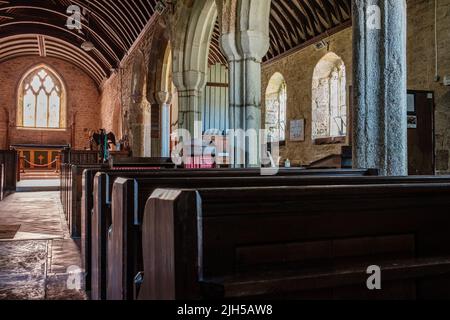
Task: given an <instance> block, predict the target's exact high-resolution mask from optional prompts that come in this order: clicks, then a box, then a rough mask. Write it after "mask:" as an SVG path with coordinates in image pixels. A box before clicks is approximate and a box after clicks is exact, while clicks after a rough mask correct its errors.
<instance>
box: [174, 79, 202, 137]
mask: <svg viewBox="0 0 450 320" xmlns="http://www.w3.org/2000/svg"><path fill="white" fill-rule="evenodd" d="M173 80H174V83H175V86H176V87H177V89H178V128H179V129H185V130H187V131H189V133H190V134H191V138H192V139H201V135H202V128H201V120H202V107H201V106H202V104H201V103H202V96H203V90H204V88H205V85H206V77H205V74H204V73H202V72H201V71H185V72H179V73H174V78H173Z"/></svg>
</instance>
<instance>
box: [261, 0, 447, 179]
mask: <svg viewBox="0 0 450 320" xmlns="http://www.w3.org/2000/svg"><path fill="white" fill-rule="evenodd" d="M407 3H408V89H410V90H427V91H434V92H435V104H436V112H435V117H436V162H437V163H436V168H437V170H438V171H439V172H450V169H449V164H450V158H449V150H450V87H445V86H443V84H442V80H443V77H444V75H450V54H449V52H450V0H439V2H438V4H439V8H438V22H437V23H438V48H439V49H438V50H439V54H438V59H439V74H440V76H441V80H440V82H435V81H434V76H435V50H434V43H435V41H434V1H429V0H408V2H407ZM329 40H330V48H329V50H330V51H332V52H334V53H336V54H337V55H338V56H340V57H341V58H342V59H343V60H344V63H345V66H346V70H347V84H348V86H350V85H351V83H352V79H351V78H352V30H351V28H348V29H346V30H343V31H341V32H339V33H337V34H335V35H333V36H331V37H330V39H329ZM326 53H327V50H326V49H323V50H320V51H317V50H316V49H315V48H314V47H313V46H310V47H307V48H305V49H303V50H301V51H298V52H296V53H294V54H292V55H289V56H287V57H284V58H282V59H279V60H276V61H274V62H269V63H266V64H264V65H263V70H262V73H263V77H262V78H263V86H262V88H263V92H262V96H263V104H264V95H265V89H266V88H267V85H268V82H269V79H270V78H271V76H272V75H273V74H274V73H275V72H280V73H281V74H282V75H283V77H284V78H285V81H286V83H287V92H288V99H287V117H288V128H287V130H288V131H289V122H290V120H294V119H305V120H306V121H305V125H306V128H305V130H306V132H305V133H306V137H305V138H306V139H305V141H304V142H290V141H289V132H288V133H287V139H288V141H287V144H286V147H283V148H282V150H281V156H282V158H283V159H286V158H288V159H290V160H291V162H294V163H296V164H309V163H311V162H312V161H315V160H318V159H321V158H323V157H325V156H327V155H330V154H333V153H339V152H340V148H341V145H321V146H317V145H314V143H313V140H312V137H311V133H312V132H311V131H312V130H311V107H312V102H311V91H312V90H311V86H312V77H313V71H314V68H315V66H316V64H317V63H318V62H319V60H320V59H321V58H322V57H323V56H324V55H325V54H326ZM348 93H350V91H348ZM349 102H350V101H349ZM263 109H264V105H263ZM263 119H264V115H263ZM347 140H348V139H347ZM347 142H348V141H347Z"/></svg>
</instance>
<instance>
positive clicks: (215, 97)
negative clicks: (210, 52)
mask: <svg viewBox="0 0 450 320" xmlns="http://www.w3.org/2000/svg"><path fill="white" fill-rule="evenodd" d="M228 107H229V106H228V69H227V68H226V66H224V65H221V64H215V65H212V66H210V67H209V68H208V79H207V84H206V89H205V95H204V104H203V109H202V114H203V131H208V130H211V129H216V130H219V131H220V132H221V133H225V132H226V130H227V129H228V125H227V124H228Z"/></svg>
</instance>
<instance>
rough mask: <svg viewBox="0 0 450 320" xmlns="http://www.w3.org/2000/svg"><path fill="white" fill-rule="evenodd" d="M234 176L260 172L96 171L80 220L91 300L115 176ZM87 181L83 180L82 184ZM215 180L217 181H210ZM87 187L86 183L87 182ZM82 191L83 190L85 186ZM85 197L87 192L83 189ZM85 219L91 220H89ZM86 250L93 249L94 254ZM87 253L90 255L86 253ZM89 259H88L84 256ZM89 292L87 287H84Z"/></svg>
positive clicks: (99, 281)
mask: <svg viewBox="0 0 450 320" xmlns="http://www.w3.org/2000/svg"><path fill="white" fill-rule="evenodd" d="M376 173H377V172H376V171H375V170H304V169H295V168H292V169H281V170H280V172H279V175H281V176H289V175H300V176H325V175H344V176H349V177H356V176H365V175H373V174H376ZM86 175H90V177H92V176H93V173H92V172H91V173H86ZM201 176H203V177H226V176H229V177H234V176H238V177H239V176H248V177H251V176H253V177H260V170H257V169H237V170H229V169H214V170H158V171H155V170H150V171H137V172H131V171H128V170H126V169H125V171H120V170H118V171H117V170H109V171H103V172H97V175H96V177H95V179H96V182H95V183H94V187H93V193H94V195H95V197H94V199H93V200H92V203H93V204H94V208H93V212H92V215H89V214H86V213H87V212H90V211H91V209H90V208H89V207H87V208H85V210H84V212H85V214H84V215H83V218H82V220H83V221H85V222H84V225H85V226H89V225H91V228H92V232H91V233H92V235H91V237H90V238H89V236H88V235H89V232H87V231H82V234H85V235H87V236H85V237H84V238H82V243H83V244H82V248H84V249H83V252H82V256H83V257H84V258H83V260H84V261H85V262H88V261H90V264H89V263H85V264H84V268H85V270H86V273H87V277H90V279H89V280H87V281H86V282H87V283H88V284H92V286H91V288H90V289H91V298H92V299H94V300H102V299H106V282H107V281H106V262H107V260H106V256H107V252H106V246H107V244H106V239H107V232H108V228H109V227H110V224H111V193H112V185H113V183H114V181H115V179H116V178H118V177H128V178H133V177H147V178H152V179H154V178H158V177H159V178H164V177H185V178H188V177H201ZM88 180H89V178H87V177H86V178H85V183H86V181H88ZM214 181H217V179H214ZM88 184H89V183H88ZM85 188H86V187H85ZM84 192H86V194H88V192H89V191H86V190H84ZM140 199H141V201H143V204H141V206H140V208H141V212H143V208H144V205H145V201H146V199H147V197H141V198H140ZM89 220H92V222H91V221H89ZM90 248H95V252H94V251H91V250H90ZM89 253H90V254H89ZM88 256H90V257H88ZM88 289H89V287H88Z"/></svg>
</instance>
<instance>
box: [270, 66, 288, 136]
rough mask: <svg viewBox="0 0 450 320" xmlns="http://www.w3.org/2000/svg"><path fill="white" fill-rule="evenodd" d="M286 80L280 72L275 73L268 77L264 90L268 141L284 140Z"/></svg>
mask: <svg viewBox="0 0 450 320" xmlns="http://www.w3.org/2000/svg"><path fill="white" fill-rule="evenodd" d="M286 109H287V90H286V81H284V78H283V76H282V75H281V73H278V72H277V73H275V74H274V75H273V76H272V78H270V81H269V85H268V86H267V90H266V114H265V115H266V121H265V122H266V130H268V131H269V141H271V142H284V141H286V117H287V114H286Z"/></svg>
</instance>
